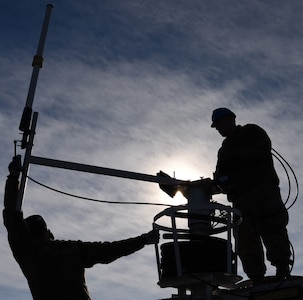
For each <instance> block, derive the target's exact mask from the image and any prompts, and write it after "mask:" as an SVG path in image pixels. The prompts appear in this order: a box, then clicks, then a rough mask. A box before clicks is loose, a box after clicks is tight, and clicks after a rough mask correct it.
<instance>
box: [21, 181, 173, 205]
mask: <svg viewBox="0 0 303 300" xmlns="http://www.w3.org/2000/svg"><path fill="white" fill-rule="evenodd" d="M27 178H28V179H30V180H31V181H33V182H34V183H36V184H38V185H40V186H42V187H44V188H46V189H49V190H51V191H54V192H57V193H60V194H63V195H66V196H70V197H74V198H78V199H83V200H88V201H93V202H99V203H106V204H133V205H155V206H166V207H171V206H173V205H170V204H164V203H151V202H132V201H106V200H99V199H94V198H88V197H82V196H78V195H74V194H70V193H67V192H63V191H60V190H57V189H55V188H52V187H50V186H47V185H45V184H43V183H41V182H39V181H37V180H35V179H33V178H31V177H30V176H27Z"/></svg>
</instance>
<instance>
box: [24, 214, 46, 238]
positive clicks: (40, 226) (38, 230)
mask: <svg viewBox="0 0 303 300" xmlns="http://www.w3.org/2000/svg"><path fill="white" fill-rule="evenodd" d="M24 221H25V223H26V225H27V227H28V229H29V232H30V234H31V236H32V237H33V238H37V237H39V236H41V235H42V234H43V233H44V232H46V231H47V225H46V223H45V221H44V219H43V218H42V217H41V216H40V215H32V216H29V217H27V218H26V219H25V220H24Z"/></svg>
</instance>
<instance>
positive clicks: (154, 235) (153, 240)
mask: <svg viewBox="0 0 303 300" xmlns="http://www.w3.org/2000/svg"><path fill="white" fill-rule="evenodd" d="M142 236H143V237H144V238H145V240H146V242H145V244H146V245H151V244H158V243H159V239H160V234H159V230H156V229H154V230H152V231H150V232H148V233H144V234H142Z"/></svg>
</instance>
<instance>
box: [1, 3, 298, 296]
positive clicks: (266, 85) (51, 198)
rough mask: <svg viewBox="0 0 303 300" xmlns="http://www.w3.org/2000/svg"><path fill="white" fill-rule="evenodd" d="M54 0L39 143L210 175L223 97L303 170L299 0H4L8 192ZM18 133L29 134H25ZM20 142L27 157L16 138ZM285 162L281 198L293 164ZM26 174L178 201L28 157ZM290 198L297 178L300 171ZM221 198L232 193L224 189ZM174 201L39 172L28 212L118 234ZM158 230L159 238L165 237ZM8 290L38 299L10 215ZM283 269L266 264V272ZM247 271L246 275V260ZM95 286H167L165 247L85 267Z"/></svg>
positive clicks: (166, 292)
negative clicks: (13, 241)
mask: <svg viewBox="0 0 303 300" xmlns="http://www.w3.org/2000/svg"><path fill="white" fill-rule="evenodd" d="M48 3H52V4H53V5H54V8H53V10H52V15H51V19H50V24H49V28H48V34H47V39H46V44H45V49H44V53H43V57H44V63H43V68H42V69H41V70H40V73H39V79H38V84H37V88H36V94H35V98H34V102H33V111H35V112H38V114H39V116H38V122H37V128H36V135H35V140H34V146H33V152H32V153H33V155H35V156H41V157H47V158H52V159H59V160H65V161H70V162H77V163H83V164H89V165H95V166H101V167H107V168H113V169H119V170H126V171H132V172H138V173H144V174H150V175H156V173H157V172H158V171H159V170H163V171H164V172H166V173H168V174H169V175H171V176H174V175H175V177H176V178H178V179H184V180H197V179H199V178H200V177H206V178H207V177H210V178H212V174H213V172H214V169H215V165H216V158H217V151H218V149H219V148H220V145H221V143H222V137H221V136H220V135H219V134H218V133H217V132H216V130H215V129H213V128H210V124H211V113H212V111H213V110H214V109H215V108H218V107H228V108H230V109H231V110H233V111H234V112H235V114H236V115H237V119H236V120H237V123H238V124H241V125H244V124H247V123H254V124H258V125H259V126H261V127H262V128H264V129H265V130H266V132H267V133H268V135H269V136H270V138H271V141H272V146H273V148H274V149H275V150H277V151H278V152H279V153H280V154H281V155H282V156H283V157H284V158H285V160H286V161H287V162H288V163H289V165H290V166H291V167H292V168H293V170H294V172H295V174H296V177H297V179H298V182H299V186H302V185H301V182H302V179H301V178H302V176H303V164H302V152H303V151H302V150H303V146H302V141H303V133H302V127H303V120H302V110H303V101H302V94H303V86H302V80H303V68H302V67H303V55H302V53H303V19H302V13H303V2H302V1H301V0H291V1H282V0H267V1H265V0H252V1H245V0H229V1H226V0H204V1H201V0H162V1H160V0H144V1H140V0H123V1H118V0H108V1H106V0H102V1H100V0H90V1H81V0H65V1H59V0H54V1H53V2H48V1H44V0H39V1H38V0H30V1H29V0H24V1H20V0H2V1H1V2H0V36H1V43H0V66H1V67H0V72H1V76H0V91H1V101H0V108H1V110H0V129H1V135H0V139H1V143H0V151H1V152H0V153H1V156H0V164H1V167H0V194H1V195H0V197H1V198H2V199H3V191H4V185H5V180H6V176H7V175H8V170H7V166H8V164H9V162H10V160H11V159H12V157H13V155H14V141H15V140H20V139H21V135H20V131H19V129H18V128H19V123H20V119H21V115H22V111H23V108H24V106H25V102H26V96H27V93H28V89H29V84H30V79H31V74H32V66H31V63H32V58H33V56H34V55H35V54H36V51H37V45H38V40H39V36H40V31H41V27H42V22H43V18H44V13H45V9H46V5H47V4H48ZM18 145H19V144H18ZM16 151H17V153H18V154H21V155H22V158H24V150H23V149H21V148H20V147H19V146H18V147H17V150H16ZM275 165H276V168H277V171H278V174H279V176H280V180H281V184H280V187H281V193H282V196H283V197H284V199H286V196H287V194H288V191H289V186H288V181H287V175H286V173H285V171H284V169H283V167H282V166H281V164H280V163H279V161H277V160H275ZM29 176H31V177H32V178H33V179H35V180H38V181H39V182H41V183H43V184H45V185H47V186H50V187H53V188H55V189H58V190H60V191H64V192H68V193H71V194H74V195H77V196H84V197H90V198H94V199H99V200H105V201H120V202H124V201H125V202H126V201H131V202H140V203H143V202H148V203H155V204H168V205H177V204H180V203H186V200H185V199H184V198H183V199H182V197H180V198H178V197H177V198H174V199H172V198H170V197H169V196H168V195H166V194H165V193H163V192H162V191H161V190H160V189H159V187H158V185H157V184H156V183H150V182H143V181H136V180H130V179H123V178H116V177H110V176H104V175H96V174H88V173H81V172H76V171H70V170H61V169H55V168H50V167H45V166H37V165H31V166H30V171H29ZM290 192H291V199H290V200H289V202H288V203H292V201H293V200H294V199H295V194H296V185H295V180H294V178H293V177H292V176H291V190H290ZM214 200H215V201H218V202H219V203H223V204H226V205H230V204H228V203H227V202H226V199H225V198H224V196H223V195H218V196H215V197H214ZM164 208H165V207H163V206H156V205H143V204H142V205H141V204H136V205H135V204H131V205H126V204H106V203H100V202H92V201H87V200H83V199H79V198H74V197H69V196H66V195H62V194H59V193H56V192H54V191H51V190H48V189H46V188H44V187H42V186H40V185H37V184H36V183H34V182H32V181H28V184H27V189H26V192H25V196H24V201H23V211H24V215H25V216H28V215H31V214H37V213H38V214H41V215H43V217H44V218H45V220H46V222H47V223H48V226H49V228H50V229H51V230H52V232H53V233H54V235H55V237H56V238H58V239H71V240H83V241H114V240H120V239H124V238H128V237H133V236H137V235H140V234H142V233H145V232H147V231H149V230H151V228H152V222H153V218H154V216H155V215H156V214H158V213H159V212H161V211H162V210H163V209H164ZM302 213H303V204H302V195H301V194H300V193H299V197H298V199H297V201H296V203H295V204H294V205H293V206H292V207H291V208H290V209H289V216H290V221H289V226H288V232H289V236H290V240H291V242H292V244H293V247H294V253H295V263H294V268H293V271H292V274H293V275H303V261H302V260H301V257H302V254H303V248H302V241H301V239H302V231H303V222H302ZM161 242H163V241H162V239H161ZM0 251H1V259H0V298H1V299H3V300H13V299H14V300H15V299H21V300H29V299H31V295H30V293H29V290H28V287H27V283H26V281H25V279H24V277H23V275H22V273H21V271H20V269H19V267H18V265H17V263H16V262H15V261H14V259H13V257H12V254H11V251H10V248H9V246H8V243H7V236H6V230H5V228H4V226H2V227H1V229H0ZM273 272H274V270H273V269H272V267H271V266H270V265H268V273H267V275H271V274H273ZM239 274H240V275H241V276H243V279H244V280H245V279H246V275H245V274H244V273H243V271H242V269H241V265H239ZM86 278H87V284H88V287H89V291H90V294H91V297H92V299H103V300H118V299H124V300H130V299H136V298H138V296H140V298H141V299H150V300H155V299H163V298H168V297H170V296H171V294H172V293H174V292H175V290H174V289H170V288H164V289H163V288H160V287H159V286H158V285H157V282H158V275H157V265H156V256H155V249H154V247H153V246H146V247H145V248H144V249H142V250H141V251H139V252H136V253H135V254H132V255H130V256H128V257H124V258H121V259H119V260H117V261H115V262H113V263H111V264H109V265H95V266H94V267H93V268H91V269H87V270H86Z"/></svg>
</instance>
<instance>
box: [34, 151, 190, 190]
mask: <svg viewBox="0 0 303 300" xmlns="http://www.w3.org/2000/svg"><path fill="white" fill-rule="evenodd" d="M29 162H30V163H31V164H35V165H43V166H48V167H54V168H61V169H67V170H73V171H80V172H88V173H94V174H101V175H108V176H114V177H121V178H128V179H134V180H140V181H149V182H156V183H159V184H169V185H179V184H184V183H186V181H182V180H178V179H175V178H166V177H161V176H156V175H149V174H143V173H136V172H130V171H123V170H117V169H111V168H104V167H97V166H92V165H85V164H79V163H74V162H68V161H63V160H56V159H50V158H43V157H38V156H30V157H29Z"/></svg>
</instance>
